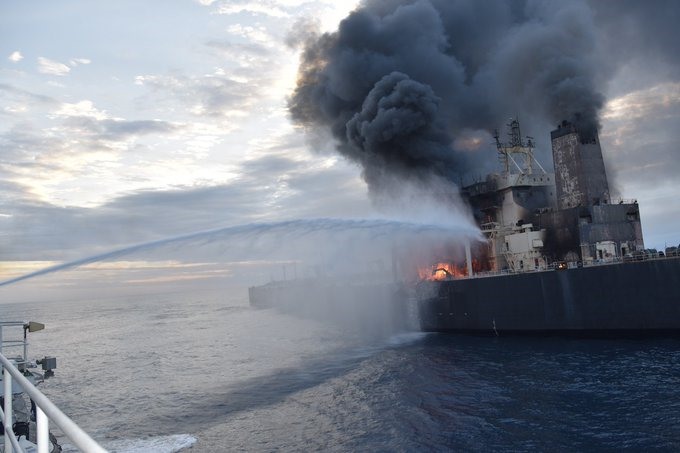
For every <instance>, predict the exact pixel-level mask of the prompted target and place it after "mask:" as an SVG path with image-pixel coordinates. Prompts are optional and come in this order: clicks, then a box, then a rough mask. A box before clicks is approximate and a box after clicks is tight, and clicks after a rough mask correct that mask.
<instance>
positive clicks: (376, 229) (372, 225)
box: [0, 218, 479, 286]
mask: <svg viewBox="0 0 680 453" xmlns="http://www.w3.org/2000/svg"><path fill="white" fill-rule="evenodd" d="M320 232H324V233H330V234H332V235H333V236H334V237H336V240H337V239H338V237H340V236H342V235H347V234H350V235H355V237H356V235H360V234H363V235H368V237H369V239H371V240H373V241H375V240H379V239H381V238H392V239H396V240H404V239H405V238H406V237H410V238H411V239H418V240H419V241H423V242H426V241H427V240H428V236H431V237H436V239H437V241H439V242H441V241H444V240H447V239H452V238H455V239H458V240H475V239H477V238H478V237H479V236H478V232H477V230H476V228H474V227H472V226H470V225H460V226H457V227H456V226H452V225H451V224H450V223H449V224H446V225H442V224H417V223H409V222H400V221H396V220H379V219H378V220H342V219H328V218H325V219H298V220H290V221H283V222H271V223H250V224H245V225H237V226H231V227H226V228H219V229H215V230H209V231H201V232H197V233H191V234H186V235H182V236H175V237H171V238H165V239H160V240H157V241H151V242H145V243H143V244H136V245H132V246H129V247H124V248H120V249H116V250H112V251H110V252H106V253H101V254H97V255H92V256H88V257H85V258H81V259H77V260H74V261H69V262H66V263H62V264H57V265H55V266H50V267H47V268H44V269H40V270H38V271H35V272H31V273H28V274H25V275H21V276H19V277H15V278H11V279H8V280H5V281H1V282H0V286H6V285H9V284H12V283H17V282H20V281H22V280H27V279H30V278H34V277H38V276H41V275H46V274H51V273H54V272H58V271H62V270H67V269H73V268H76V267H80V266H84V265H86V264H91V263H96V262H99V261H105V260H108V259H112V258H119V257H121V256H124V255H130V254H132V253H135V252H141V251H147V250H152V249H156V248H160V247H162V246H165V245H169V244H173V243H192V242H196V241H202V242H210V241H215V240H218V239H219V240H224V239H227V240H229V241H230V242H231V243H232V244H233V247H234V248H236V247H237V246H241V247H243V246H244V243H245V246H246V247H248V246H250V245H253V246H255V243H256V242H257V241H258V240H261V239H262V238H264V237H267V236H268V237H270V238H274V239H275V241H276V242H277V243H286V242H287V241H296V240H297V241H299V240H300V239H304V238H308V237H311V236H313V235H314V234H315V233H320Z"/></svg>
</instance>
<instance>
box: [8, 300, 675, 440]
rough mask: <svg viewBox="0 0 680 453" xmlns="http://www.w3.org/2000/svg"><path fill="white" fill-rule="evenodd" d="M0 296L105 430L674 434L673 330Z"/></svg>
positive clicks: (417, 435)
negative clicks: (29, 301) (460, 329)
mask: <svg viewBox="0 0 680 453" xmlns="http://www.w3.org/2000/svg"><path fill="white" fill-rule="evenodd" d="M2 308H3V318H6V319H10V318H12V319H34V320H37V321H43V322H45V323H46V324H47V329H46V330H45V331H43V332H39V333H36V334H34V335H33V336H32V337H31V351H32V352H33V353H34V354H36V355H38V354H50V355H55V356H57V358H58V364H59V368H58V369H57V372H56V377H55V378H53V379H50V380H49V381H47V382H46V383H45V385H44V387H43V391H44V392H45V393H47V394H48V395H49V396H50V397H51V398H53V400H54V401H55V402H56V403H57V404H58V405H60V406H61V407H62V408H63V409H64V410H65V412H66V413H67V414H69V415H71V416H72V417H73V418H74V419H75V420H76V421H77V422H78V423H80V424H81V425H82V426H83V427H84V428H85V429H86V430H88V431H89V432H91V433H92V434H93V435H94V437H96V438H97V439H99V440H101V441H102V442H103V443H105V444H106V443H107V442H118V444H117V445H134V441H135V440H143V439H148V438H153V439H154V441H155V439H172V440H173V442H176V441H177V439H181V440H182V441H186V440H187V439H191V437H190V436H193V437H195V438H196V439H197V441H196V444H195V445H194V450H196V451H226V450H235V449H245V450H251V451H252V450H255V451H258V450H259V451H262V450H265V451H267V450H274V449H283V450H306V451H308V450H321V449H330V450H361V451H366V450H384V451H412V450H427V449H431V450H442V449H453V450H464V451H481V450H501V451H528V450H549V449H557V450H615V449H616V450H618V449H620V448H630V449H633V450H649V449H660V450H668V451H672V450H677V449H678V448H679V447H680V430H679V429H678V426H680V373H678V370H680V340H676V339H655V340H576V339H560V338H475V337H465V336H448V335H432V334H430V335H424V334H419V333H410V334H409V333H407V334H402V335H392V336H389V337H386V338H376V337H375V336H374V335H362V332H358V331H351V330H344V331H343V330H340V329H338V328H334V327H330V326H328V325H325V324H323V323H320V322H316V321H312V320H302V319H296V318H293V317H290V316H286V315H283V314H280V313H277V312H275V311H272V310H251V309H250V308H249V307H248V306H247V305H246V304H245V303H244V302H239V301H236V302H226V301H225V300H224V298H222V297H218V296H215V297H213V298H208V297H205V298H202V299H200V300H198V299H191V298H190V297H185V298H182V299H181V300H179V299H170V298H160V297H158V298H155V299H149V298H146V299H145V300H143V301H142V300H136V299H128V300H114V301H103V300H102V301H99V302H96V303H89V304H85V303H70V304H69V303H58V304H57V303H53V304H33V305H3V306H2ZM180 434H181V435H183V436H184V435H186V436H188V437H163V436H174V435H180ZM130 441H132V442H133V444H129V442H130ZM121 442H122V443H121ZM159 448H160V450H162V448H161V447H159ZM163 448H164V447H163ZM168 448H169V447H168ZM168 451H170V450H168Z"/></svg>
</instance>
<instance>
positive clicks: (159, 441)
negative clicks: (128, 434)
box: [63, 434, 196, 453]
mask: <svg viewBox="0 0 680 453" xmlns="http://www.w3.org/2000/svg"><path fill="white" fill-rule="evenodd" d="M195 443H196V438H195V437H194V436H192V435H190V434H173V435H170V436H157V437H147V438H144V439H119V440H113V441H111V442H106V443H102V447H104V448H105V449H106V450H108V451H110V452H111V453H176V452H179V451H182V450H184V449H186V448H190V447H192V446H193V445H194V444H195ZM63 451H64V452H71V451H79V450H78V449H77V448H75V447H74V446H73V445H64V446H63Z"/></svg>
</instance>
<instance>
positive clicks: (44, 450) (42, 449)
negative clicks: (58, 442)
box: [35, 405, 50, 453]
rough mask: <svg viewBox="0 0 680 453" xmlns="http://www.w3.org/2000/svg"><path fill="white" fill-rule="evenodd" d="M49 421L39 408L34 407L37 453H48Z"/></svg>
mask: <svg viewBox="0 0 680 453" xmlns="http://www.w3.org/2000/svg"><path fill="white" fill-rule="evenodd" d="M49 423H50V421H49V419H48V418H47V415H45V413H44V412H43V410H42V409H40V406H37V405H36V407H35V424H36V425H37V430H38V432H37V434H36V441H37V444H38V453H48V452H49V445H50V435H49Z"/></svg>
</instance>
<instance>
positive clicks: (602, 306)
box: [416, 258, 680, 335]
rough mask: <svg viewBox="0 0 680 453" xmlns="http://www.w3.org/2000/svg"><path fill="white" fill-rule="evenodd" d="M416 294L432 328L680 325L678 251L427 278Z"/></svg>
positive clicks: (522, 330) (571, 330)
mask: <svg viewBox="0 0 680 453" xmlns="http://www.w3.org/2000/svg"><path fill="white" fill-rule="evenodd" d="M416 297H417V300H418V313H419V318H420V326H421V329H422V330H424V331H428V332H468V333H472V332H474V333H481V334H489V335H500V334H508V333H509V334H546V333H552V332H557V333H563V334H588V335H590V334H603V335H606V334H617V333H624V332H627V333H631V334H634V333H673V332H677V333H680V258H670V259H659V260H651V261H641V262H631V263H620V264H611V265H603V266H592V267H586V268H574V269H566V270H551V271H544V272H531V273H522V274H512V275H502V276H494V277H485V278H482V277H480V278H470V279H460V280H449V281H426V282H421V283H420V284H419V286H418V288H417V296H416Z"/></svg>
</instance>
